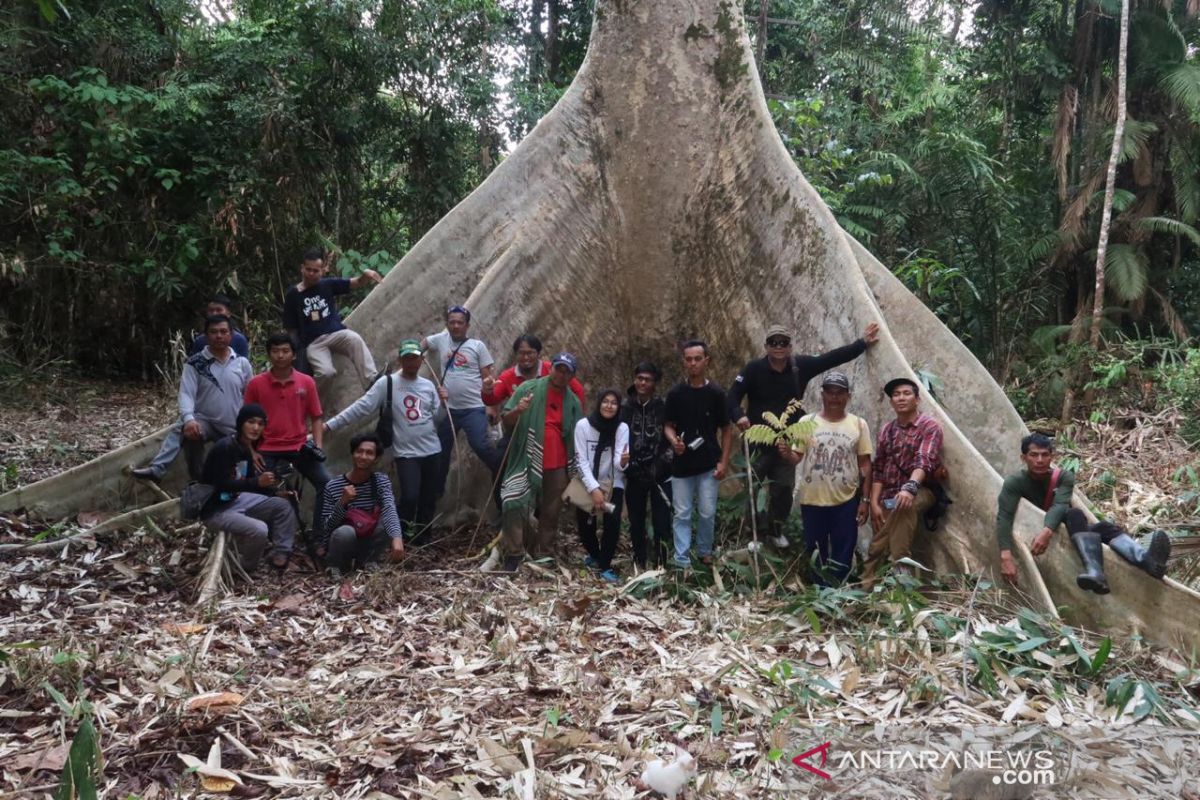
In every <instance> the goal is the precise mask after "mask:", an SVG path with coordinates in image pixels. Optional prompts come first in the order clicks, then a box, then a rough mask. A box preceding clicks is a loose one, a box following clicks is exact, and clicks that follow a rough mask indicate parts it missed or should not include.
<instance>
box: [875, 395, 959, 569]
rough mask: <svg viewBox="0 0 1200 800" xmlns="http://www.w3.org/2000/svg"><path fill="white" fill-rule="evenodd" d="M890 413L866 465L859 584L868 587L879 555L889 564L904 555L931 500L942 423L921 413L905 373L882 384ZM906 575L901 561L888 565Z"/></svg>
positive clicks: (929, 506)
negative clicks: (867, 535) (867, 504)
mask: <svg viewBox="0 0 1200 800" xmlns="http://www.w3.org/2000/svg"><path fill="white" fill-rule="evenodd" d="M883 393H884V394H886V395H887V396H888V398H889V399H890V400H891V404H892V410H893V411H895V412H896V418H895V419H894V420H892V421H890V422H888V423H887V424H886V425H884V426H883V428H882V429H880V431H879V443H878V445H877V446H876V448H875V464H874V465H873V467H872V470H871V526H872V528H874V535H873V536H872V537H871V546H870V549H869V550H868V551H867V560H866V563H865V564H864V565H863V584H864V585H866V586H868V587H870V586H871V585H872V584H873V583H874V581H875V571H876V569H877V568H878V567H879V564H880V563H881V562H882V561H883V559H884V558H885V557H890V558H891V560H892V562H893V564H895V562H897V561H899V560H900V559H902V558H908V557H909V555H910V554H911V552H912V543H913V539H914V538H915V537H916V535H917V525H918V523H919V521H920V518H921V515H923V514H924V513H925V512H926V511H928V510H929V509H930V508H931V507H932V506H933V504H934V502H935V501H936V498H935V497H934V494H933V491H932V490H931V489H930V488H929V483H931V482H932V480H933V474H934V473H935V472H936V471H937V468H938V467H939V466H940V465H941V463H942V426H941V425H939V424H938V421H937V420H936V419H934V418H933V417H931V416H930V415H928V414H923V413H921V410H920V403H921V387H919V386H918V385H917V384H916V382H915V381H912V380H910V379H908V378H893V379H892V380H890V381H888V382H887V385H885V386H884V387H883ZM893 570H894V571H895V572H896V573H898V574H910V573H909V569H908V567H907V566H906V565H904V564H899V565H896V566H894V567H893Z"/></svg>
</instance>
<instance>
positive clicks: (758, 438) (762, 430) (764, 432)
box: [742, 425, 779, 445]
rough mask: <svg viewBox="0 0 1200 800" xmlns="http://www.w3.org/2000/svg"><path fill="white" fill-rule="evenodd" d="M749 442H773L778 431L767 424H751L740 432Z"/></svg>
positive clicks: (775, 440) (777, 438) (777, 435)
mask: <svg viewBox="0 0 1200 800" xmlns="http://www.w3.org/2000/svg"><path fill="white" fill-rule="evenodd" d="M742 436H743V437H745V439H746V441H747V442H749V443H750V444H768V445H770V444H775V442H777V441H778V440H779V431H777V430H775V429H774V428H772V427H770V426H769V425H751V426H750V427H749V428H747V429H746V432H745V433H743V434H742Z"/></svg>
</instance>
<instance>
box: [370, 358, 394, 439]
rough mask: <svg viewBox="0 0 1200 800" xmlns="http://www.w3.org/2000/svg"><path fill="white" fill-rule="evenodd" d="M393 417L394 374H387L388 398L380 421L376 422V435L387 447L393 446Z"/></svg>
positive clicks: (380, 411)
mask: <svg viewBox="0 0 1200 800" xmlns="http://www.w3.org/2000/svg"><path fill="white" fill-rule="evenodd" d="M393 431H394V428H393V417H392V376H391V375H388V376H387V399H386V400H384V403H383V408H381V409H379V422H377V423H375V436H376V437H378V439H379V444H380V445H381V446H383V447H384V448H385V449H386V448H388V447H391V446H392V434H393Z"/></svg>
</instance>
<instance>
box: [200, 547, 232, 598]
mask: <svg viewBox="0 0 1200 800" xmlns="http://www.w3.org/2000/svg"><path fill="white" fill-rule="evenodd" d="M225 543H226V534H225V531H217V538H216V539H214V540H213V544H212V547H211V548H210V549H209V551H208V559H207V561H206V564H205V568H204V578H203V580H202V581H201V583H200V592H199V593H198V594H197V595H196V602H195V605H197V606H203V605H206V604H207V603H208V602H209V601H210V600H212V599H213V598H214V597H216V594H217V588H218V583H219V581H220V580H221V574H222V572H223V571H224V563H225Z"/></svg>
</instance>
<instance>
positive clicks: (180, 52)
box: [0, 0, 1200, 400]
mask: <svg viewBox="0 0 1200 800" xmlns="http://www.w3.org/2000/svg"><path fill="white" fill-rule="evenodd" d="M745 12H746V18H747V26H748V27H749V29H750V30H751V34H752V38H753V39H754V44H755V48H756V55H758V57H759V62H760V64H759V66H760V73H761V76H762V80H763V83H764V88H765V90H766V92H767V94H768V97H769V98H770V107H771V111H772V114H773V116H774V119H775V122H776V125H777V127H778V129H779V131H780V134H781V136H782V137H783V140H784V142H785V144H786V146H787V147H788V149H789V151H790V152H791V154H792V155H793V157H794V159H795V160H796V163H797V164H798V165H799V167H800V168H801V170H802V171H803V172H804V174H805V175H806V176H807V178H808V179H809V180H810V181H811V182H812V183H813V184H814V186H815V187H816V188H817V190H818V191H819V192H820V193H821V195H822V196H823V198H824V199H825V201H826V203H828V205H829V206H830V208H831V209H832V210H833V212H834V214H835V215H836V217H837V219H838V220H839V221H840V222H841V224H842V225H843V227H845V228H846V230H847V231H849V232H850V233H851V234H852V235H854V236H856V237H857V238H859V239H860V240H861V241H863V242H864V243H865V244H866V245H867V246H868V247H869V248H870V249H871V250H872V251H873V252H874V253H875V254H876V255H878V256H879V258H880V259H881V260H882V261H884V262H885V263H887V264H888V265H890V266H891V267H892V268H893V270H894V271H895V272H896V274H897V275H898V276H899V277H900V278H901V279H902V280H904V281H905V282H906V283H907V284H908V286H909V287H910V288H912V289H913V290H914V291H915V292H916V293H917V294H918V295H919V296H920V297H921V299H922V300H923V301H925V302H926V303H927V304H928V305H929V306H930V307H931V308H932V309H933V310H934V311H935V312H936V313H937V314H938V315H939V316H940V317H941V318H942V319H943V320H944V321H945V322H946V323H947V324H948V325H950V326H951V328H952V329H953V330H955V331H956V332H957V333H958V334H959V335H960V336H961V337H962V338H963V340H964V341H965V342H966V343H967V344H968V345H969V346H970V347H971V348H972V350H973V351H974V352H975V353H976V354H977V355H978V356H979V357H980V359H981V360H982V361H983V362H984V363H985V364H986V365H987V366H988V367H989V369H991V370H992V372H993V373H994V374H995V375H996V376H997V377H998V378H999V379H1001V380H1002V381H1007V380H1010V379H1012V378H1013V377H1014V376H1017V377H1022V376H1024V377H1025V379H1026V380H1025V381H1024V385H1025V386H1027V387H1028V389H1027V391H1029V392H1030V393H1031V395H1039V396H1041V397H1042V399H1043V400H1045V398H1054V397H1056V396H1057V394H1058V393H1061V391H1062V389H1063V386H1064V382H1065V381H1067V380H1070V379H1071V376H1072V374H1073V373H1072V370H1075V369H1077V364H1078V362H1079V359H1080V353H1082V352H1083V350H1084V349H1085V343H1086V338H1087V336H1086V333H1084V331H1085V328H1086V325H1087V322H1088V319H1089V317H1090V311H1091V308H1092V303H1093V298H1092V296H1091V292H1092V286H1093V285H1094V271H1095V259H1096V253H1095V249H1096V241H1097V234H1098V228H1099V223H1100V217H1101V213H1100V210H1101V205H1102V199H1103V196H1104V175H1105V171H1106V167H1107V161H1108V155H1109V150H1110V147H1111V144H1112V135H1113V120H1114V116H1115V115H1114V107H1115V91H1116V80H1115V71H1116V64H1117V44H1118V33H1119V17H1120V2H1119V0H1101V1H1100V2H1096V1H1095V0H1076V2H1062V0H1055V1H1054V2H1050V0H1019V1H1018V2H997V1H996V0H988V1H986V2H970V1H969V0H908V1H907V2H901V1H900V0H873V1H872V2H867V0H845V2H837V3H829V2H818V0H747V2H746V3H745ZM591 13H592V8H591V4H589V3H587V2H575V1H574V0H334V1H332V2H300V3H296V2H290V1H289V2H283V0H196V1H194V2H192V1H189V0H104V1H103V2H93V3H81V2H78V1H77V0H18V2H15V3H12V4H8V5H7V6H6V9H5V10H3V11H0V296H2V297H3V299H2V300H0V353H2V358H3V360H4V363H6V364H8V365H9V366H10V368H15V366H17V365H30V364H39V363H44V362H46V361H47V360H50V359H52V358H64V359H67V360H70V361H72V362H75V363H77V364H79V365H81V366H82V367H83V368H85V369H87V370H91V371H97V372H113V373H124V374H134V375H136V374H141V375H147V376H148V375H152V374H153V372H154V367H155V365H156V364H158V363H159V362H160V361H161V360H162V359H163V357H164V353H165V352H166V351H167V348H168V344H169V342H170V341H171V338H172V336H173V335H174V334H175V333H176V332H177V331H180V330H185V329H187V328H189V327H190V326H192V325H193V324H195V322H196V314H197V310H198V308H199V306H200V305H201V304H202V302H203V300H204V298H205V297H206V296H207V295H209V294H211V293H212V292H214V291H218V290H220V291H224V292H226V293H229V294H232V295H234V296H235V298H236V299H237V300H238V302H239V304H240V305H239V308H238V314H239V316H240V317H242V319H241V320H240V322H241V323H243V324H244V325H247V326H248V327H250V328H251V329H255V328H258V329H262V330H265V329H267V328H270V327H272V326H273V324H274V322H275V319H276V316H277V306H278V302H279V299H280V297H281V295H282V291H283V289H284V287H286V285H287V284H288V283H289V282H290V281H292V280H293V279H294V275H295V271H296V266H297V262H298V255H299V253H300V252H301V251H302V250H303V249H305V248H306V247H311V246H314V245H316V246H324V247H326V248H329V249H331V250H337V251H339V252H340V253H342V257H341V259H340V260H339V262H338V266H337V269H339V270H340V271H342V272H343V273H345V274H350V273H354V272H357V271H358V270H360V269H362V268H364V267H368V266H370V267H374V268H376V269H380V270H381V271H386V270H387V268H388V267H390V265H391V264H392V263H394V262H395V261H396V260H398V259H399V258H400V257H401V256H403V254H404V253H405V252H406V251H407V249H408V248H409V247H410V246H411V245H412V244H414V243H415V242H416V241H417V239H419V238H420V236H422V235H423V234H424V233H425V232H426V231H427V230H428V229H429V228H430V227H431V226H432V225H433V224H434V223H435V222H436V221H437V220H438V219H439V218H440V217H441V216H442V215H443V214H445V213H446V212H447V211H448V210H449V209H450V208H452V207H453V206H454V204H455V203H457V202H458V201H459V200H460V199H461V198H463V197H464V196H465V195H466V194H467V193H469V192H470V191H471V190H472V189H473V188H474V187H475V186H476V185H477V184H478V183H479V182H480V181H481V180H482V179H483V178H484V177H486V175H487V174H488V173H489V171H490V170H491V169H493V168H494V167H495V165H496V164H497V163H499V161H500V160H501V159H503V158H504V155H505V152H506V151H507V150H509V149H511V147H512V145H513V144H514V143H515V142H517V141H519V140H520V138H521V137H522V136H523V135H524V134H525V133H526V132H528V131H529V130H530V129H531V128H532V126H533V124H535V123H536V121H537V120H538V119H539V118H540V116H541V115H542V114H543V113H545V111H547V110H548V109H549V108H550V107H551V106H552V105H553V103H554V102H555V100H556V99H557V98H558V97H559V96H560V95H561V93H562V92H563V91H564V89H565V87H566V86H567V85H568V84H569V83H570V81H571V78H572V77H573V75H574V73H575V71H576V70H577V69H578V68H579V66H580V64H581V63H582V60H583V56H584V53H585V51H586V45H587V39H588V34H589V29H590V24H591ZM1198 13H1200V3H1197V2H1196V1H1195V0H1175V2H1168V3H1163V2H1160V1H1159V0H1155V1H1154V2H1149V0H1135V1H1134V2H1133V3H1132V13H1131V22H1130V35H1129V68H1128V88H1127V92H1126V95H1127V98H1128V120H1127V122H1126V125H1125V132H1124V136H1123V140H1122V142H1121V148H1120V159H1121V161H1120V165H1119V170H1118V174H1117V183H1116V189H1117V190H1116V193H1115V196H1114V211H1113V222H1112V227H1111V237H1110V243H1109V246H1108V255H1107V259H1106V266H1107V269H1106V272H1107V276H1108V282H1107V297H1106V299H1105V303H1106V306H1107V311H1106V314H1105V322H1106V328H1105V335H1106V337H1108V338H1110V339H1114V340H1115V339H1119V338H1120V337H1122V336H1137V337H1141V341H1144V342H1150V343H1156V344H1155V346H1154V347H1149V346H1148V347H1144V348H1142V349H1141V350H1139V351H1138V352H1139V354H1141V353H1143V352H1151V351H1153V352H1151V355H1150V358H1151V359H1154V358H1159V356H1156V355H1154V352H1157V351H1156V350H1155V347H1157V346H1158V345H1162V347H1168V348H1169V347H1174V345H1170V344H1169V342H1170V341H1172V340H1174V341H1182V340H1184V339H1186V338H1187V337H1188V336H1189V333H1190V331H1191V329H1192V328H1194V326H1195V325H1196V324H1198V323H1200V304H1198V303H1197V293H1198V291H1200V290H1197V289H1196V288H1195V287H1196V286H1197V284H1198V280H1197V279H1198V278H1200V232H1198V231H1197V215H1198V214H1200V57H1198V56H1197V49H1196V42H1197V32H1198V31H1200V17H1198ZM148 309H154V313H147V310H148ZM1164 343H1165V344H1164ZM1139 357H1140V356H1139ZM1193 360H1194V359H1193Z"/></svg>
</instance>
